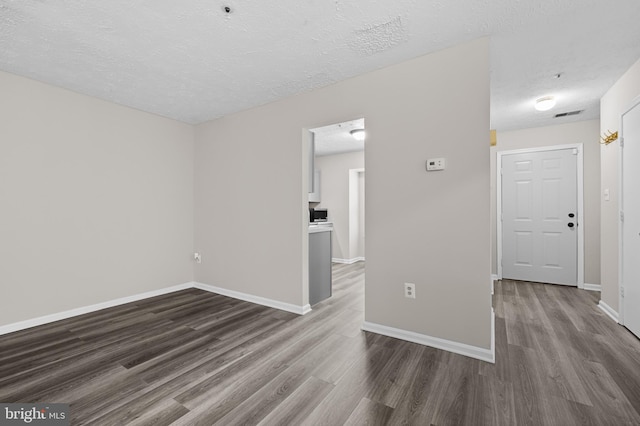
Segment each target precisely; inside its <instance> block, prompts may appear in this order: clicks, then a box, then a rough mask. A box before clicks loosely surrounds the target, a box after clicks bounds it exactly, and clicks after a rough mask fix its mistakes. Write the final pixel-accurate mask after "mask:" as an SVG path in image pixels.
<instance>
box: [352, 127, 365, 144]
mask: <svg viewBox="0 0 640 426" xmlns="http://www.w3.org/2000/svg"><path fill="white" fill-rule="evenodd" d="M349 133H351V136H353V138H354V139H355V140H357V141H363V140H364V129H353V130H351V131H350V132H349Z"/></svg>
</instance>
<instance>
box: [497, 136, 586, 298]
mask: <svg viewBox="0 0 640 426" xmlns="http://www.w3.org/2000/svg"><path fill="white" fill-rule="evenodd" d="M561 149H577V150H578V157H577V158H576V161H577V164H576V166H577V171H578V176H577V183H578V188H577V191H578V194H577V196H578V219H579V221H578V222H577V227H576V228H577V231H578V253H577V254H578V258H577V261H578V265H577V268H578V271H577V277H578V278H577V281H578V282H577V284H578V288H584V170H583V156H584V154H583V148H582V144H581V143H574V144H567V145H554V146H543V147H538V148H525V149H513V150H509V151H498V152H497V153H496V155H497V158H496V204H497V205H496V248H497V259H496V262H497V272H498V279H499V280H501V279H502V218H501V215H502V156H504V155H512V154H528V153H532V152H547V151H557V150H561Z"/></svg>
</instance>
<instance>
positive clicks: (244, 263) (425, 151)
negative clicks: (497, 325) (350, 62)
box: [195, 39, 491, 349]
mask: <svg viewBox="0 0 640 426" xmlns="http://www.w3.org/2000/svg"><path fill="white" fill-rule="evenodd" d="M359 117H364V118H365V121H366V123H367V134H368V138H367V148H366V152H365V162H366V168H367V172H366V173H367V186H366V227H367V229H366V232H367V235H366V238H367V240H366V256H367V264H366V290H365V305H366V320H367V321H369V322H372V323H377V324H381V325H386V326H390V327H395V328H399V329H403V330H408V331H413V332H416V333H421V334H424V335H428V336H433V337H439V338H443V339H448V340H452V341H456V342H461V343H466V344H469V345H473V346H476V347H482V348H487V349H488V348H490V344H491V301H490V280H489V278H490V271H491V268H490V232H489V226H488V223H489V207H490V206H489V199H490V193H489V42H488V40H487V39H482V40H477V41H474V42H471V43H468V44H465V45H461V46H457V47H454V48H451V49H447V50H443V51H440V52H437V53H434V54H431V55H427V56H423V57H419V58H416V59H414V60H411V61H407V62H404V63H401V64H397V65H394V66H391V67H388V68H384V69H381V70H378V71H375V72H371V73H368V74H364V75H361V76H358V77H355V78H352V79H349V80H346V81H343V82H340V83H337V84H334V85H331V86H327V87H325V88H322V89H318V90H314V91H311V92H307V93H304V94H300V95H297V96H293V97H290V98H287V99H284V100H282V101H279V102H274V103H271V104H268V105H265V106H262V107H258V108H255V109H251V110H248V111H244V112H240V113H237V114H233V115H229V116H227V117H224V118H222V119H219V120H215V121H212V122H209V123H205V124H202V125H200V126H198V127H197V130H196V148H195V149H196V157H195V158H196V171H195V188H196V195H195V199H196V209H195V229H196V236H195V246H196V249H197V250H199V251H201V252H202V253H203V261H202V264H200V265H197V267H196V272H195V277H196V280H197V281H199V282H203V283H205V284H211V285H217V286H221V287H225V288H227V289H230V290H235V291H240V292H244V293H249V294H253V295H257V296H262V297H266V298H270V299H275V300H278V301H282V302H286V303H291V304H295V305H300V306H301V305H304V304H306V303H308V296H307V295H306V294H305V291H304V288H305V286H306V281H307V277H306V276H305V274H306V268H307V265H308V263H307V262H308V259H307V253H306V251H305V250H306V249H305V247H306V246H307V244H308V239H307V221H306V217H307V215H308V210H307V207H308V204H307V198H306V191H305V190H306V184H307V179H308V177H307V167H308V163H307V162H306V161H305V160H306V158H307V157H306V155H307V148H306V145H305V144H304V143H303V142H302V139H303V137H302V135H303V133H304V132H303V129H305V128H306V129H309V128H315V127H320V126H324V125H328V124H332V123H338V122H343V121H348V120H352V119H355V118H359ZM460 123H464V125H460ZM441 156H442V157H447V160H448V168H447V170H446V171H444V172H437V173H427V172H426V171H425V169H424V162H425V160H426V159H427V158H430V157H441ZM256 208H259V209H260V214H256ZM471 211H472V212H473V214H469V212H471ZM404 282H413V283H415V284H416V289H417V295H418V296H417V298H416V299H407V298H405V297H404V296H403V283H404Z"/></svg>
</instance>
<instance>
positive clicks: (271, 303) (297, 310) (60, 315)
mask: <svg viewBox="0 0 640 426" xmlns="http://www.w3.org/2000/svg"><path fill="white" fill-rule="evenodd" d="M189 288H197V289H200V290H204V291H208V292H210V293H216V294H220V295H222V296H228V297H233V298H234V299H239V300H244V301H245V302H251V303H256V304H258V305H263V306H267V307H270V308H275V309H280V310H282V311H287V312H292V313H294V314H298V315H305V314H307V313H309V312H311V306H310V305H309V304H307V305H305V306H297V305H293V304H290V303H284V302H280V301H278V300H273V299H267V298H266V297H260V296H254V295H251V294H246V293H241V292H239V291H233V290H228V289H225V288H221V287H216V286H212V285H208V284H202V283H197V282H193V281H191V282H188V283H184V284H178V285H175V286H171V287H166V288H162V289H159V290H153V291H147V292H145V293H140V294H134V295H132V296H126V297H121V298H118V299H113V300H109V301H106V302H102V303H96V304H94V305H89V306H83V307H80V308H75V309H70V310H68V311H63V312H57V313H55V314H50V315H44V316H41V317H37V318H32V319H28V320H24V321H19V322H14V323H11V324H7V325H3V326H0V336H1V335H3V334H9V333H13V332H14V331H20V330H25V329H27V328H32V327H37V326H39V325H44V324H49V323H52V322H56V321H60V320H64V319H67V318H72V317H75V316H78V315H83V314H88V313H91V312H95V311H99V310H101V309H107V308H113V307H114V306H119V305H124V304H125V303H130V302H137V301H139V300H142V299H149V298H151V297H156V296H162V295H164V294H167V293H173V292H176V291H180V290H187V289H189Z"/></svg>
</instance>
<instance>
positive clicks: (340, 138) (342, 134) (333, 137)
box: [311, 118, 365, 157]
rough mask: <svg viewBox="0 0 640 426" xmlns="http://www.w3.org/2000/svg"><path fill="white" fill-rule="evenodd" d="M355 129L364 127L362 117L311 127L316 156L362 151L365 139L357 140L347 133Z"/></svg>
mask: <svg viewBox="0 0 640 426" xmlns="http://www.w3.org/2000/svg"><path fill="white" fill-rule="evenodd" d="M355 129H364V118H360V119H358V120H353V121H345V122H344V123H337V124H332V125H330V126H324V127H318V128H315V129H311V131H312V132H313V133H314V135H315V137H314V139H313V141H314V143H315V154H316V156H317V157H321V156H323V155H333V154H344V153H346V152H354V151H363V150H364V143H365V141H357V140H356V139H355V138H354V137H353V136H351V133H349V132H351V131H352V130H355Z"/></svg>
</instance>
